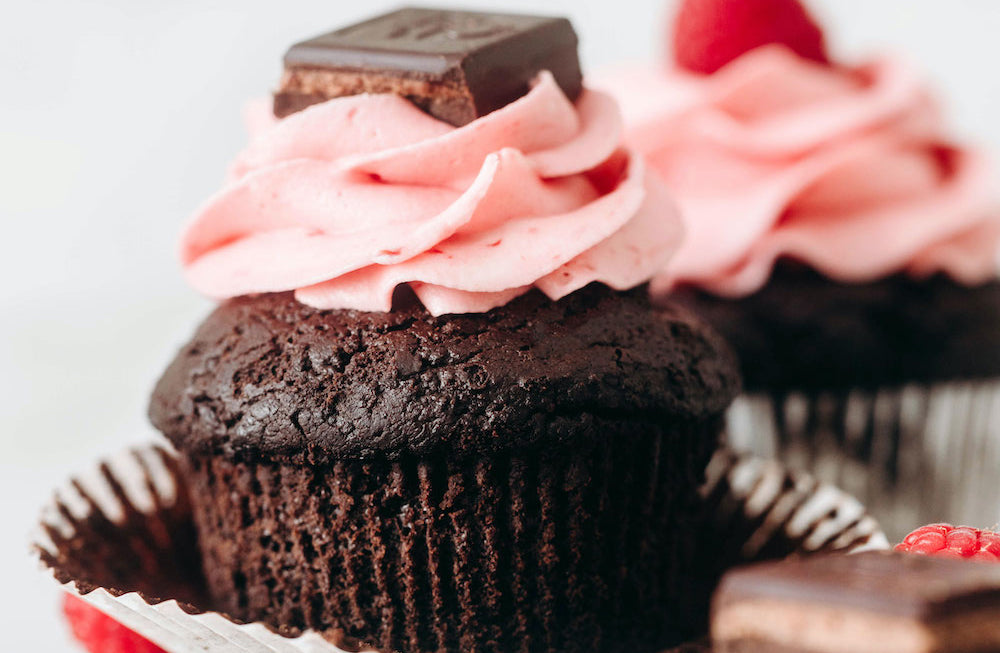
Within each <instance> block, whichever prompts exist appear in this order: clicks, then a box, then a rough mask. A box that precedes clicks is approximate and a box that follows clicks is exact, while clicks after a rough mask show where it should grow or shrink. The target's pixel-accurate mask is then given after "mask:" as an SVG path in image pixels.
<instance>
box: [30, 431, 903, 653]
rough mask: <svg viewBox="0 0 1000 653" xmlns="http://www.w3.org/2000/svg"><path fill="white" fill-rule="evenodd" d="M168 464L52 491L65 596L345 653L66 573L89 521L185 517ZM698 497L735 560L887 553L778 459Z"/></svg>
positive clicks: (728, 473) (198, 643) (870, 522)
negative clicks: (71, 547)
mask: <svg viewBox="0 0 1000 653" xmlns="http://www.w3.org/2000/svg"><path fill="white" fill-rule="evenodd" d="M173 463H174V458H173V456H172V454H170V453H168V452H166V451H165V450H163V449H161V448H159V447H148V448H143V449H138V450H132V451H129V452H126V453H124V454H122V455H120V456H117V457H115V458H113V459H111V460H109V461H107V462H105V463H102V464H101V465H99V466H98V467H97V468H96V469H95V470H94V471H93V472H92V473H90V474H87V475H84V476H82V477H80V478H78V479H74V480H73V481H71V482H70V484H69V485H68V486H67V488H66V489H64V490H63V491H60V492H58V493H57V495H56V498H55V499H54V500H53V502H52V504H51V505H50V506H49V507H48V508H47V509H46V510H45V512H44V513H43V520H42V523H41V528H40V534H39V535H38V537H37V538H36V548H37V551H38V553H39V556H40V558H41V559H42V561H43V563H44V564H45V565H46V566H47V567H48V568H49V571H50V572H51V573H52V574H53V576H54V577H55V578H56V579H57V580H59V581H61V582H62V584H63V587H64V589H65V590H66V591H67V592H69V593H71V594H76V595H79V596H81V597H82V598H83V599H84V600H85V601H87V602H88V603H90V604H91V605H93V606H95V607H97V608H98V609H100V610H101V611H103V612H105V613H107V614H108V615H110V616H111V617H113V618H114V619H116V620H118V621H119V622H121V623H122V624H124V625H125V626H127V627H129V628H131V629H133V630H135V631H136V632H138V633H139V634H141V635H142V636H144V637H146V638H147V639H149V640H150V641H153V642H155V643H156V644H158V645H159V646H161V647H163V648H164V649H166V650H168V651H170V652H171V653H195V652H211V653H347V652H346V651H345V650H344V649H342V648H338V647H337V646H335V645H334V644H333V643H332V642H330V641H329V640H328V639H325V638H324V637H323V636H321V635H320V634H318V633H315V632H306V633H304V634H301V635H298V636H295V637H286V636H283V635H281V634H278V633H276V632H274V631H273V630H272V629H270V628H269V627H267V626H265V625H263V624H260V623H252V624H240V623H237V622H235V621H233V620H230V619H229V618H227V617H226V616H224V615H222V614H219V613H217V612H206V611H201V610H199V609H197V608H194V607H193V606H190V605H187V604H185V605H182V604H181V603H178V601H177V600H175V599H172V598H168V597H163V598H168V600H163V601H159V600H157V599H154V598H151V597H150V592H149V591H148V588H147V591H146V592H144V593H141V592H137V591H124V592H123V591H120V590H117V589H113V588H106V587H95V586H93V585H92V584H91V583H92V581H90V580H87V579H82V578H75V577H73V574H72V573H68V572H67V568H66V566H65V564H64V563H65V562H66V560H67V558H66V556H67V555H69V553H67V552H66V551H64V550H61V546H60V544H62V545H66V544H67V543H68V542H69V541H71V540H72V539H73V538H74V537H75V536H79V537H83V532H82V530H81V529H82V528H83V525H84V524H86V523H90V522H95V521H96V523H98V524H99V525H103V526H102V527H104V528H107V529H114V528H115V527H116V525H120V526H121V533H122V534H124V533H125V532H126V531H125V528H126V525H127V524H133V525H134V524H135V523H136V520H147V521H148V522H150V523H152V524H154V525H157V524H159V525H161V526H162V525H163V524H169V523H171V521H170V520H171V519H174V520H177V519H183V518H184V512H183V510H184V506H183V505H181V504H182V503H183V501H184V499H183V497H184V494H183V491H182V489H181V488H180V486H179V484H178V476H177V467H176V465H175V464H173ZM701 493H702V496H703V498H704V500H705V501H706V505H707V506H708V507H709V508H710V511H711V513H710V518H709V519H707V520H706V524H705V528H707V529H709V532H704V531H703V532H701V533H700V535H699V536H702V537H706V538H708V539H711V540H712V541H713V542H716V543H720V544H722V545H724V546H731V545H733V544H735V545H736V549H735V555H734V556H733V559H734V561H752V560H754V559H756V558H758V557H760V556H762V555H763V554H764V552H768V554H769V555H771V556H772V557H773V555H774V554H780V555H788V554H793V553H796V552H800V553H807V552H818V551H844V552H856V551H859V550H868V549H879V548H888V541H887V540H886V538H885V536H884V535H883V534H882V531H881V530H880V529H879V526H878V524H877V523H876V522H875V520H874V519H873V518H872V517H871V516H870V515H868V514H867V513H866V511H865V510H864V508H863V507H862V506H861V504H860V503H859V502H858V501H857V500H855V499H853V498H852V497H850V496H848V495H846V494H845V493H843V492H842V491H840V490H838V489H836V488H834V487H832V486H829V485H824V484H822V483H819V482H817V481H816V480H815V479H813V478H812V477H811V476H809V475H807V474H803V473H795V472H789V471H788V470H786V469H785V468H784V467H782V466H781V465H779V464H777V463H774V462H768V461H763V460H759V459H754V458H749V457H745V456H744V457H741V456H737V455H736V454H733V453H731V452H728V451H722V452H720V453H719V454H717V455H716V457H715V458H714V459H713V461H712V463H711V465H710V467H709V469H708V482H707V483H706V485H705V486H704V488H703V489H702V492H701ZM161 513H162V514H163V515H164V517H163V518H162V519H161V518H160V514H161ZM175 513H176V514H175ZM177 515H180V516H179V517H178V516H177ZM105 516H106V517H107V520H105V519H104V517H105ZM88 520H89V521H88ZM163 530H164V529H163V528H160V527H156V528H150V529H149V533H150V535H149V536H148V537H149V539H151V540H153V541H152V542H151V543H150V544H149V546H150V547H153V548H152V549H151V550H155V547H156V546H163V547H169V546H170V542H169V539H170V534H169V533H164V532H161V531H163ZM130 532H131V531H130ZM136 546H147V545H146V544H142V545H140V544H137V545H136ZM164 550H167V549H164ZM143 551H145V549H143ZM146 553H147V554H148V551H147V552H146ZM140 557H141V556H140ZM121 589H122V590H125V589H128V588H124V587H123V588H121Z"/></svg>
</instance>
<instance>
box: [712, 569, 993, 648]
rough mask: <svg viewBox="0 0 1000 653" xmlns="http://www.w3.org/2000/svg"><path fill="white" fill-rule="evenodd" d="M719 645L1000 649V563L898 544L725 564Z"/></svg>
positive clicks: (718, 601)
mask: <svg viewBox="0 0 1000 653" xmlns="http://www.w3.org/2000/svg"><path fill="white" fill-rule="evenodd" d="M712 642H713V645H714V647H715V651H717V652H718V653H764V652H767V653H945V652H948V653H987V652H989V651H1000V565H990V564H984V563H976V562H969V561H962V560H951V559H945V558H930V557H924V556H916V555H909V554H900V553H864V554H859V555H839V556H817V557H813V558H806V559H800V560H789V561H784V562H778V563H766V564H762V565H757V566H753V567H746V568H743V569H737V570H734V571H731V572H730V573H729V574H727V575H726V576H725V577H724V578H723V580H722V584H721V585H720V586H719V589H718V590H717V591H716V594H715V598H714V600H713V605H712Z"/></svg>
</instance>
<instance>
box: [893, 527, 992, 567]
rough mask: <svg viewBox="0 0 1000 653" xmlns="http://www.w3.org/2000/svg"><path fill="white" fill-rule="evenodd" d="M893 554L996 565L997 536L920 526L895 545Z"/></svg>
mask: <svg viewBox="0 0 1000 653" xmlns="http://www.w3.org/2000/svg"><path fill="white" fill-rule="evenodd" d="M896 550H897V551H902V552H904V553H918V554H920V555H931V556H940V557H944V558H961V559H965V560H980V561H983V562H1000V534H997V533H993V532H990V531H982V530H979V529H978V528H970V527H969V526H959V527H957V528H956V527H955V526H952V525H951V524H931V525H930V526H923V527H922V528H918V529H917V530H915V531H913V532H912V533H910V534H909V535H907V536H906V539H904V540H903V541H902V543H900V544H897V545H896Z"/></svg>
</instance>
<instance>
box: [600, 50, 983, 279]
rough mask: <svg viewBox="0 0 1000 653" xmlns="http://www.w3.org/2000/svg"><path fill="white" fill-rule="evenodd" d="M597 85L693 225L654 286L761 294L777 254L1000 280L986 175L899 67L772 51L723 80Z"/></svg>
mask: <svg viewBox="0 0 1000 653" xmlns="http://www.w3.org/2000/svg"><path fill="white" fill-rule="evenodd" d="M600 86H603V87H604V88H607V89H609V90H611V91H612V93H613V94H615V95H616V96H617V99H619V101H620V102H621V103H622V107H623V111H624V114H625V119H626V124H627V125H628V130H627V141H628V142H629V143H630V144H632V145H633V146H634V147H636V148H637V149H638V150H640V151H641V152H642V153H643V154H645V155H646V156H647V158H648V160H649V164H650V167H651V168H652V169H653V170H655V171H656V172H657V173H658V174H659V175H660V176H661V177H662V178H663V179H664V180H665V181H666V183H667V185H668V188H669V189H670V191H671V192H672V193H673V194H674V196H675V197H676V198H677V200H678V203H679V204H680V207H681V214H682V217H683V218H684V219H685V221H686V223H687V224H686V226H687V238H686V239H685V242H684V244H683V246H682V248H681V250H680V251H679V252H678V254H677V256H676V257H674V258H673V259H672V260H671V261H670V262H669V263H668V265H666V266H665V267H664V269H663V270H662V271H661V273H660V274H659V275H658V277H657V279H656V281H655V282H654V285H655V286H656V288H657V289H659V290H669V288H671V287H673V286H674V285H676V284H679V283H688V284H694V285H698V286H701V287H703V288H706V289H708V290H711V291H714V292H717V293H719V294H723V295H734V296H739V295H746V294H750V293H753V292H754V291H756V290H758V289H760V288H761V287H762V286H763V285H764V284H765V283H766V282H767V279H768V278H769V276H770V273H771V270H772V268H773V265H774V263H775V261H776V260H777V259H778V258H781V257H789V258H793V259H796V260H799V261H802V262H804V263H806V264H808V265H810V266H811V267H813V268H815V269H817V270H818V271H820V272H821V273H823V274H825V275H826V276H828V277H830V278H831V279H834V280H837V281H841V282H848V283H849V282H864V281H870V280H873V279H876V278H880V277H884V276H888V275H891V274H894V273H898V272H908V273H910V274H913V275H915V276H925V275H930V274H933V273H936V272H945V273H947V274H949V275H951V276H952V277H954V278H955V279H956V280H958V281H960V282H964V283H968V284H974V283H979V282H983V281H986V280H988V279H989V278H991V277H993V276H995V275H996V270H997V261H996V258H997V249H998V241H1000V222H998V219H1000V212H998V211H996V210H995V205H994V195H993V192H992V189H991V167H990V165H989V163H988V161H987V160H986V157H985V156H984V155H983V154H982V153H981V152H979V151H977V150H974V149H970V148H964V147H960V146H958V145H956V144H954V143H953V142H952V141H950V140H949V139H948V138H947V137H946V136H945V130H944V127H943V120H942V118H941V116H940V113H939V111H938V108H937V106H936V105H935V103H934V102H933V100H932V98H931V95H930V93H929V92H928V91H927V89H926V88H925V87H924V86H923V84H922V83H921V80H920V79H919V77H918V76H917V75H916V74H915V73H914V71H913V69H912V68H911V67H910V66H908V65H907V64H905V63H904V62H901V61H897V60H895V59H881V60H877V61H874V62H872V63H870V64H867V65H864V66H860V67H855V68H847V67H837V66H826V65H820V64H817V63H815V62H812V61H809V60H806V59H803V58H801V57H799V56H797V55H795V54H794V53H793V52H791V51H790V50H787V49H785V48H783V47H781V46H769V47H764V48H760V49H757V50H754V51H751V52H749V53H747V54H745V55H743V56H741V57H739V58H738V59H736V60H735V61H734V62H733V63H731V64H729V65H728V66H726V67H724V68H723V69H722V70H720V71H719V72H718V73H716V74H715V75H712V76H695V75H691V74H687V73H684V72H682V71H679V70H657V71H654V70H633V71H616V72H611V71H609V73H608V74H607V75H604V76H602V81H601V83H600Z"/></svg>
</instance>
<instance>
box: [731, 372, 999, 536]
mask: <svg viewBox="0 0 1000 653" xmlns="http://www.w3.org/2000/svg"><path fill="white" fill-rule="evenodd" d="M728 431H729V445H730V446H731V447H733V448H735V449H737V450H739V451H746V452H750V453H754V454H756V455H761V456H767V457H777V458H780V459H781V460H782V461H783V462H784V463H785V464H787V465H788V466H789V467H791V468H793V469H808V470H810V472H811V473H813V474H814V475H815V476H816V477H817V478H819V479H820V480H822V481H825V482H828V483H832V484H835V485H837V486H838V487H842V488H844V490H845V491H847V492H849V493H851V494H852V495H853V496H856V497H858V498H859V499H860V500H861V501H863V502H864V503H865V505H866V506H868V508H869V509H870V510H871V512H872V514H874V515H875V516H876V517H878V519H879V521H880V523H881V524H882V526H883V527H884V528H885V530H886V532H887V533H888V534H889V536H890V537H891V538H892V539H893V540H900V539H902V538H903V537H904V536H905V535H906V534H907V533H908V532H910V531H911V530H913V529H914V528H917V527H919V526H921V525H923V524H927V523H931V522H951V523H957V524H967V525H972V526H978V527H982V528H989V527H991V526H993V525H995V524H996V523H997V521H998V520H1000V496H998V494H997V493H996V492H995V491H991V489H992V488H994V487H995V485H996V474H997V470H998V469H1000V382H997V381H976V382H963V383H948V384H935V385H930V386H922V385H909V386H905V387H903V388H898V389H885V390H879V391H876V392H867V391H860V390H855V391H849V392H822V393H812V394H807V393H801V392H793V393H788V394H777V395H773V396H771V395H765V394H750V395H747V396H745V397H742V398H740V399H739V400H737V402H736V404H734V406H733V408H732V409H731V412H730V415H729V425H728Z"/></svg>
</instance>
